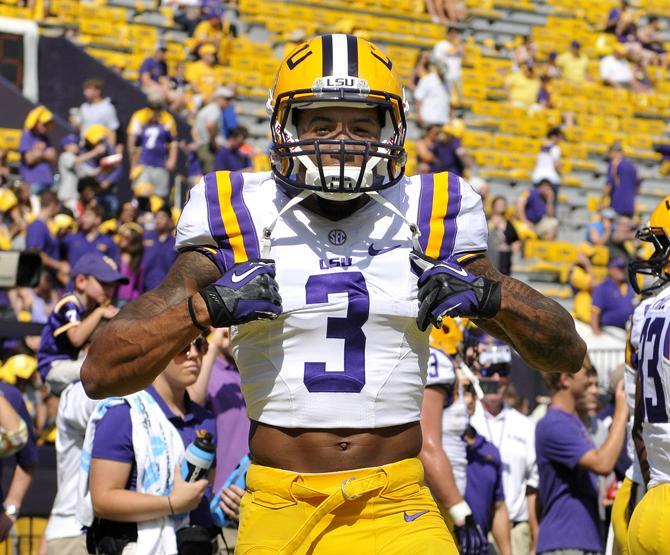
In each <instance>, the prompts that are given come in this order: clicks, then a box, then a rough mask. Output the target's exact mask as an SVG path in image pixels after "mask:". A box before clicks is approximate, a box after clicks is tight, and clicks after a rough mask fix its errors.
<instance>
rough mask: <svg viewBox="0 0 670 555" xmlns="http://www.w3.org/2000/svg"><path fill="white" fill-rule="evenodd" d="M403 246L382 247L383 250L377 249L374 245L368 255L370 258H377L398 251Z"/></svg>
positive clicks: (369, 249)
mask: <svg viewBox="0 0 670 555" xmlns="http://www.w3.org/2000/svg"><path fill="white" fill-rule="evenodd" d="M400 246H401V245H393V246H392V247H382V248H381V249H376V248H375V246H374V245H370V247H369V248H368V253H369V254H370V256H377V255H380V254H384V253H385V252H389V251H392V250H393V249H397V248H398V247H400Z"/></svg>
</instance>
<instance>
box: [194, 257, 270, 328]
mask: <svg viewBox="0 0 670 555" xmlns="http://www.w3.org/2000/svg"><path fill="white" fill-rule="evenodd" d="M200 295H201V296H202V298H203V299H204V301H205V305H206V306H207V312H208V313H209V319H210V321H211V322H212V326H214V327H215V328H223V327H227V326H231V325H237V324H244V323H245V322H251V321H252V320H259V319H270V320H274V319H275V318H277V317H278V316H279V315H280V314H281V311H282V306H281V296H280V295H279V288H278V286H277V282H276V281H275V265H274V260H264V259H253V260H249V261H247V262H241V263H240V264H236V265H235V266H233V267H232V268H231V269H230V270H228V271H227V272H226V273H225V274H223V275H222V276H221V277H220V278H219V279H218V280H217V281H215V282H214V283H211V284H210V285H208V286H207V287H203V288H202V289H201V290H200Z"/></svg>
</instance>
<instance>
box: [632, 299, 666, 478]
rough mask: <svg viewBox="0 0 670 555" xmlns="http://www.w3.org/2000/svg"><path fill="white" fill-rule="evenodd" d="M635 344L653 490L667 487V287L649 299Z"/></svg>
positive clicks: (645, 442)
mask: <svg viewBox="0 0 670 555" xmlns="http://www.w3.org/2000/svg"><path fill="white" fill-rule="evenodd" d="M632 343H633V338H632V337H631V344H632ZM637 343H638V351H637V352H638V361H637V368H638V372H641V373H642V379H641V384H642V392H641V395H642V403H643V409H644V421H643V424H642V431H643V437H644V444H645V447H646V448H647V460H648V462H649V470H650V474H651V479H650V481H649V487H653V486H656V485H658V484H670V422H669V419H668V415H669V414H670V352H669V351H670V287H666V288H665V289H663V290H662V291H660V292H659V293H658V294H657V295H656V296H655V297H654V298H653V299H652V301H651V303H650V305H649V307H648V308H647V310H646V315H645V316H644V320H643V324H642V329H641V331H640V334H639V339H638V340H637Z"/></svg>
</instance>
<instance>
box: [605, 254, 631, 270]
mask: <svg viewBox="0 0 670 555" xmlns="http://www.w3.org/2000/svg"><path fill="white" fill-rule="evenodd" d="M627 266H628V264H626V261H625V260H624V259H623V258H621V257H620V256H617V257H616V258H613V259H612V260H610V263H609V264H608V265H607V267H608V268H619V269H620V270H625V269H626V267H627Z"/></svg>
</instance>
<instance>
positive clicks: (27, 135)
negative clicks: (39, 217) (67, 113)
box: [19, 106, 57, 194]
mask: <svg viewBox="0 0 670 555" xmlns="http://www.w3.org/2000/svg"><path fill="white" fill-rule="evenodd" d="M52 129H53V114H52V113H51V112H50V111H49V110H47V109H46V108H45V107H44V106H38V107H37V108H35V109H34V110H32V111H31V112H30V113H29V114H28V116H27V117H26V123H25V131H24V132H23V134H22V135H21V140H20V142H19V153H20V154H21V162H20V164H19V173H20V174H21V179H23V180H24V181H25V182H26V183H28V185H30V190H31V192H32V193H33V194H40V193H41V192H42V191H44V190H46V189H49V188H51V186H52V185H53V171H52V169H51V165H50V164H55V163H56V158H57V154H56V149H55V148H54V147H53V146H51V139H50V138H49V133H50V132H51V130H52Z"/></svg>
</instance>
